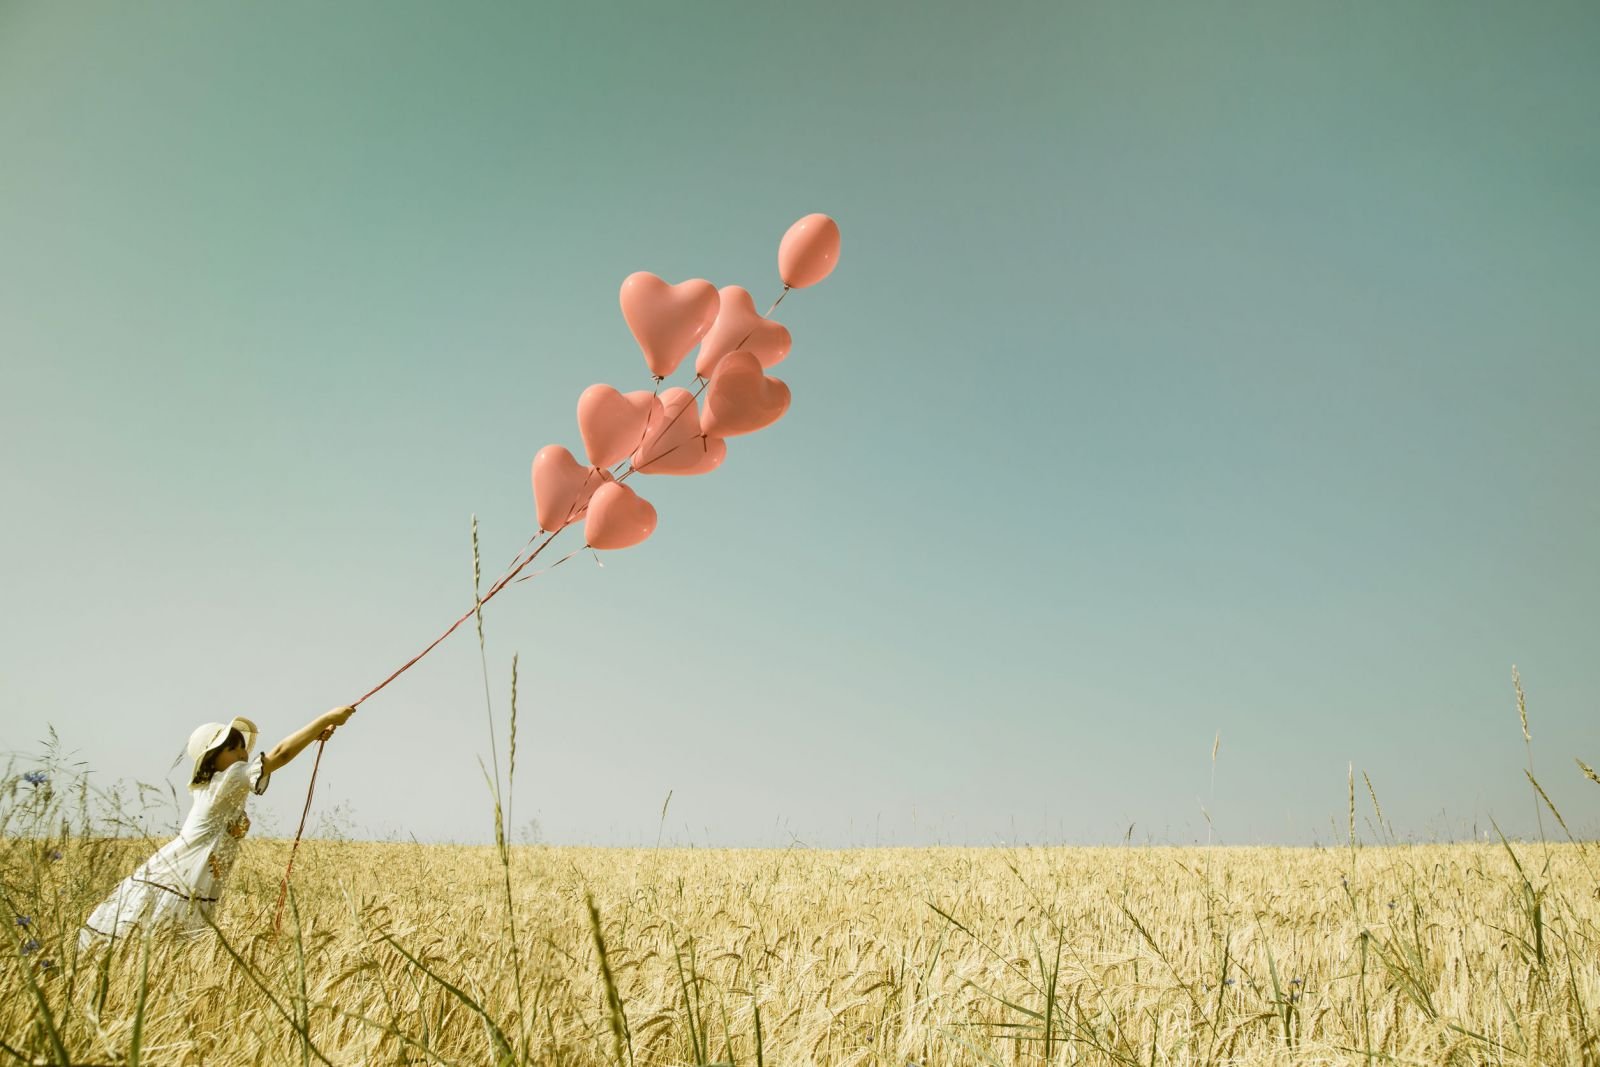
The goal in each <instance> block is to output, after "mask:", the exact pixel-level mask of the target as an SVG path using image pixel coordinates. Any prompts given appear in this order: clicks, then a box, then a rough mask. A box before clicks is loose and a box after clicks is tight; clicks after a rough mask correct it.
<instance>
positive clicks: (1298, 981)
mask: <svg viewBox="0 0 1600 1067" xmlns="http://www.w3.org/2000/svg"><path fill="white" fill-rule="evenodd" d="M1304 981H1305V979H1304V978H1291V979H1289V984H1290V985H1300V984H1301V983H1302V982H1304Z"/></svg>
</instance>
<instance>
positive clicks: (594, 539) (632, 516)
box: [583, 482, 656, 549]
mask: <svg viewBox="0 0 1600 1067" xmlns="http://www.w3.org/2000/svg"><path fill="white" fill-rule="evenodd" d="M655 530H656V509H655V508H654V507H652V506H651V504H650V501H648V500H646V499H645V498H644V497H642V496H640V495H639V494H638V493H635V492H634V491H633V490H632V489H629V488H628V487H627V486H625V485H623V484H622V483H621V482H607V483H606V484H604V485H602V486H601V487H600V488H599V489H596V490H595V494H594V496H593V497H592V498H591V499H590V501H589V517H588V519H586V520H585V521H584V524H583V536H584V539H585V540H586V541H588V542H589V547H590V548H601V549H617V548H632V547H633V546H634V545H636V544H638V543H639V542H640V541H643V540H644V539H645V538H646V537H649V536H650V535H651V534H653V533H655Z"/></svg>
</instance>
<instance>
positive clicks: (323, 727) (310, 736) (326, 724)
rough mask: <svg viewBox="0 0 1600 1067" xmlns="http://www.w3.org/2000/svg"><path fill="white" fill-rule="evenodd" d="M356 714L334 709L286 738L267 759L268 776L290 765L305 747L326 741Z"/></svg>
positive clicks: (351, 709)
mask: <svg viewBox="0 0 1600 1067" xmlns="http://www.w3.org/2000/svg"><path fill="white" fill-rule="evenodd" d="M355 713H356V709H355V708H349V707H345V708H334V709H333V710H332V711H327V712H324V713H322V714H321V715H318V716H317V717H316V718H315V719H312V720H311V721H310V722H308V723H306V724H305V725H304V726H302V727H300V729H298V730H296V731H295V732H294V733H292V734H290V735H289V736H288V737H285V738H284V739H283V740H282V741H279V742H278V743H277V744H276V745H274V746H273V749H272V751H271V752H268V753H267V755H266V759H265V761H264V762H265V764H266V770H267V773H268V774H271V773H272V772H273V771H276V770H277V769H278V768H279V767H282V766H283V765H284V764H286V763H288V762H289V761H290V760H292V759H294V758H295V757H296V756H298V755H300V753H301V752H302V751H304V749H305V747H306V746H307V745H309V744H310V743H311V742H313V741H315V740H317V739H318V738H319V737H320V738H323V739H324V740H326V739H327V738H328V737H331V736H332V735H333V730H334V727H336V726H343V725H344V724H345V723H346V722H347V721H348V720H349V718H350V716H352V715H354V714H355Z"/></svg>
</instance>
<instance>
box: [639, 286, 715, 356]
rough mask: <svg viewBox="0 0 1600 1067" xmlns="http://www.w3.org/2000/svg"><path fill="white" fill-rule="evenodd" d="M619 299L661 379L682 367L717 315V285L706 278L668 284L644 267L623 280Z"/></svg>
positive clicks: (644, 350) (641, 345) (645, 352)
mask: <svg viewBox="0 0 1600 1067" xmlns="http://www.w3.org/2000/svg"><path fill="white" fill-rule="evenodd" d="M619 299H620V301H621V303H622V317H623V319H625V320H626V321H627V323H628V329H630V330H632V331H633V339H634V340H635V341H638V342H639V350H640V351H641V352H643V353H644V362H645V365H646V366H647V367H649V368H650V373H651V374H654V375H655V376H656V377H657V378H665V377H666V376H667V375H669V374H671V373H672V372H673V371H675V370H677V369H678V364H680V363H682V362H683V357H684V356H687V355H688V354H689V352H690V350H691V349H693V348H694V346H695V345H697V344H699V343H700V338H702V337H704V336H705V335H706V331H707V330H709V329H711V324H712V323H713V322H715V321H716V319H717V287H716V286H714V285H712V284H711V283H710V282H708V281H706V280H705V279H703V278H692V279H690V280H689V281H686V282H679V283H678V284H677V285H668V284H667V283H666V282H664V281H662V280H661V279H660V278H658V277H656V276H655V275H654V274H651V273H650V272H649V271H644V270H641V271H637V272H635V273H633V274H630V275H628V276H627V278H625V279H623V282H622V292H621V295H620V297H619Z"/></svg>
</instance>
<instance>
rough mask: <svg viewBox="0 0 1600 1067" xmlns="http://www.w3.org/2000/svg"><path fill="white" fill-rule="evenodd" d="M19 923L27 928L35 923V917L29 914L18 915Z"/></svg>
mask: <svg viewBox="0 0 1600 1067" xmlns="http://www.w3.org/2000/svg"><path fill="white" fill-rule="evenodd" d="M17 925H18V926H20V927H22V928H23V929H27V928H28V927H30V926H32V925H33V919H32V918H31V917H29V916H27V915H18V916H17Z"/></svg>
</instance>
